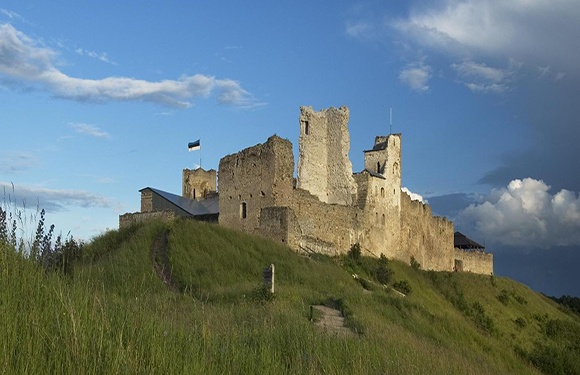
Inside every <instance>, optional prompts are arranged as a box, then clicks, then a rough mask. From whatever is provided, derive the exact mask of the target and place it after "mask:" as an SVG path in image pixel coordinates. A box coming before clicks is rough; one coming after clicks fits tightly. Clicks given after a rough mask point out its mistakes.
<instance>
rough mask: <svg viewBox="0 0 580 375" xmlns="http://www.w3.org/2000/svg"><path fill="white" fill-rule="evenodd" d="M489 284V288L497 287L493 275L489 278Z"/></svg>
mask: <svg viewBox="0 0 580 375" xmlns="http://www.w3.org/2000/svg"><path fill="white" fill-rule="evenodd" d="M489 282H490V283H491V286H493V287H494V288H495V287H496V286H497V284H496V282H495V277H494V276H493V275H491V276H489Z"/></svg>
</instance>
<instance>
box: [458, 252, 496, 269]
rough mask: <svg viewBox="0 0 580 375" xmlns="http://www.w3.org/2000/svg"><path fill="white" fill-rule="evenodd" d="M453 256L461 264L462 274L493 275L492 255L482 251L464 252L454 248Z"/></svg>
mask: <svg viewBox="0 0 580 375" xmlns="http://www.w3.org/2000/svg"><path fill="white" fill-rule="evenodd" d="M454 256H455V259H456V260H459V261H461V262H462V264H463V269H462V270H461V271H463V272H473V273H479V274H482V275H493V254H491V253H485V252H482V251H465V250H462V249H458V248H455V249H454Z"/></svg>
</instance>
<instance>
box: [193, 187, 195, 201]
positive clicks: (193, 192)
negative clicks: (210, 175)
mask: <svg viewBox="0 0 580 375" xmlns="http://www.w3.org/2000/svg"><path fill="white" fill-rule="evenodd" d="M193 199H195V189H193Z"/></svg>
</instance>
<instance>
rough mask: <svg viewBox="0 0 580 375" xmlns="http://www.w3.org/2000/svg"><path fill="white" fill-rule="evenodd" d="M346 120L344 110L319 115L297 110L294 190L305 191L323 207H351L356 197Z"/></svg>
mask: <svg viewBox="0 0 580 375" xmlns="http://www.w3.org/2000/svg"><path fill="white" fill-rule="evenodd" d="M348 120H349V110H348V108H347V107H346V106H342V107H340V108H338V109H337V108H334V107H330V108H328V109H324V110H322V111H320V112H316V111H314V110H313V109H312V107H300V137H299V140H298V143H299V146H298V152H299V154H298V155H299V156H298V180H297V185H296V187H298V188H300V189H304V190H307V191H308V192H310V193H311V194H312V195H315V196H316V197H318V199H320V201H322V202H325V203H335V204H341V205H350V204H351V203H352V199H353V195H354V194H355V193H356V185H355V182H354V179H353V177H352V164H351V162H350V159H349V157H348V151H349V149H350V135H349V133H348V128H347V124H348Z"/></svg>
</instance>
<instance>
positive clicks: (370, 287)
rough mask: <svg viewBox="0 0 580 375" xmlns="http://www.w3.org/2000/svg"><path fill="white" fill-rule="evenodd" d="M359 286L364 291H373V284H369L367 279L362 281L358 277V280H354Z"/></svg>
mask: <svg viewBox="0 0 580 375" xmlns="http://www.w3.org/2000/svg"><path fill="white" fill-rule="evenodd" d="M356 280H357V281H358V282H359V284H360V285H361V286H362V287H363V288H364V289H366V290H374V289H375V288H374V286H373V284H371V283H370V281H368V280H367V279H364V278H362V277H359V278H358V279H356Z"/></svg>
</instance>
